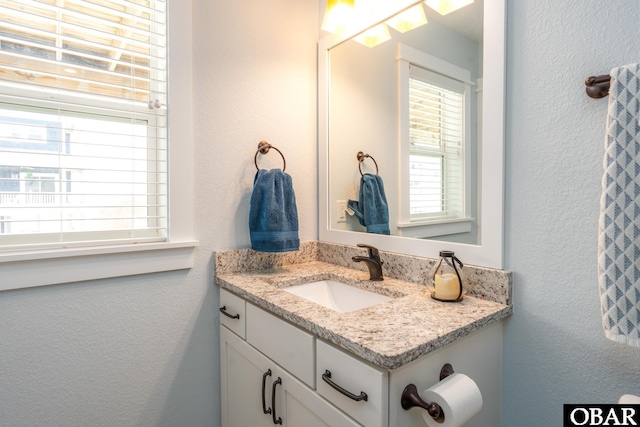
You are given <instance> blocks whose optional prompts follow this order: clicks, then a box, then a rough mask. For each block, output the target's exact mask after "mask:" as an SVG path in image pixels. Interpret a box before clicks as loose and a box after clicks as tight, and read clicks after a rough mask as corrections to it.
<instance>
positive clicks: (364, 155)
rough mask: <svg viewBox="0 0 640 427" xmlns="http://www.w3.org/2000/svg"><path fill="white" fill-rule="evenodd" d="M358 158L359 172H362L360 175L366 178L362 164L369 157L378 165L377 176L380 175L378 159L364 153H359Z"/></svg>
mask: <svg viewBox="0 0 640 427" xmlns="http://www.w3.org/2000/svg"><path fill="white" fill-rule="evenodd" d="M356 157H357V158H358V170H360V175H362V176H364V174H363V173H362V162H364V159H366V158H367V157H368V158H370V159H371V160H373V163H374V164H375V165H376V175H378V162H376V159H374V158H373V157H372V156H370V155H369V154H365V153H363V152H362V151H358V154H357V156H356Z"/></svg>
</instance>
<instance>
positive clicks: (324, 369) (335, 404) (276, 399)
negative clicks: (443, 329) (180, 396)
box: [220, 289, 502, 427]
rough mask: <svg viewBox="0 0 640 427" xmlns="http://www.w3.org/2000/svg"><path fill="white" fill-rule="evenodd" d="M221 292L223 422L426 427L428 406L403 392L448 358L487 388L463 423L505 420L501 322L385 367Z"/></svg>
mask: <svg viewBox="0 0 640 427" xmlns="http://www.w3.org/2000/svg"><path fill="white" fill-rule="evenodd" d="M220 299H221V308H222V307H223V306H224V307H226V308H225V310H224V311H226V314H227V316H225V315H222V314H221V316H220V319H221V324H222V326H221V328H220V329H221V330H220V351H221V387H222V390H221V393H222V426H223V427H249V426H250V427H260V426H272V425H274V424H275V425H277V424H282V425H283V426H289V427H298V426H299V427H315V426H331V427H341V426H366V427H388V426H394V427H396V426H397V427H400V426H401V427H418V426H420V427H424V426H425V425H426V424H425V422H424V420H423V419H422V412H423V410H422V409H420V408H412V409H410V410H404V409H402V408H401V405H400V397H401V395H402V391H403V390H404V388H405V387H406V386H407V385H408V384H415V385H416V387H417V389H418V391H420V392H421V391H423V390H425V389H427V388H429V387H431V386H432V385H434V384H436V383H437V382H438V377H439V374H440V370H441V368H442V366H443V365H444V364H445V363H450V364H451V365H453V368H454V371H456V372H461V373H465V374H467V375H468V376H469V377H471V378H472V379H473V380H474V381H475V382H476V383H477V384H478V387H479V388H480V390H481V393H482V395H483V401H484V403H483V409H482V411H481V412H480V413H479V414H478V415H477V416H476V417H474V418H473V419H472V420H471V421H469V422H468V423H467V424H466V425H465V427H487V426H499V425H501V407H500V405H501V403H500V402H501V383H502V378H501V366H502V362H501V356H502V322H497V323H495V324H493V325H491V326H486V327H484V328H482V329H481V330H479V331H476V332H475V333H472V334H470V335H467V336H465V337H463V338H459V339H457V340H456V341H454V342H453V343H452V344H449V345H447V346H445V347H443V348H441V349H439V350H436V351H434V352H432V353H430V354H428V355H426V356H424V357H421V358H419V359H417V360H414V361H412V362H410V363H408V364H406V365H404V366H402V367H400V368H398V369H395V370H386V369H383V368H380V367H378V366H374V365H372V364H371V363H369V362H366V361H364V360H362V359H360V358H358V357H355V356H353V355H351V354H349V353H348V352H345V351H343V350H341V349H338V348H337V347H335V346H333V345H331V344H328V343H326V342H324V341H322V340H320V339H318V338H317V337H315V336H313V335H311V334H309V333H308V332H306V331H304V330H302V329H301V328H298V327H297V326H294V325H292V324H290V323H288V322H286V321H284V320H282V319H281V318H279V317H276V316H274V315H272V314H270V313H268V312H267V311H265V310H263V309H261V308H258V307H256V306H254V305H253V304H251V303H248V302H245V301H244V300H243V299H241V298H238V297H237V296H235V295H233V294H230V293H229V292H228V291H226V290H224V289H221V290H220ZM222 311H223V310H221V312H222ZM323 376H324V377H325V378H323ZM331 383H333V384H331ZM364 395H366V398H364V397H363V396H364ZM274 411H275V412H274ZM265 412H266V413H265Z"/></svg>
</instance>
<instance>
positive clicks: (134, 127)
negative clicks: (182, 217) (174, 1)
mask: <svg viewBox="0 0 640 427" xmlns="http://www.w3.org/2000/svg"><path fill="white" fill-rule="evenodd" d="M0 26H1V28H0V93H1V95H0V250H2V249H5V250H6V249H15V248H16V247H17V248H22V247H25V245H27V246H29V247H31V246H32V245H34V246H36V247H39V246H44V247H48V246H54V247H55V246H60V245H65V246H69V245H74V244H88V243H89V244H107V243H116V242H131V241H160V240H165V239H166V236H167V131H166V110H165V108H164V102H166V99H167V98H166V91H167V84H166V66H167V64H166V2H165V1H164V0H85V1H81V0H39V1H35V0H2V1H1V2H0Z"/></svg>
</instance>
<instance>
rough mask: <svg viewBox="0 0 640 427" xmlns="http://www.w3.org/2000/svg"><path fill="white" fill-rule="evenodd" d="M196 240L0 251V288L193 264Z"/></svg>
mask: <svg viewBox="0 0 640 427" xmlns="http://www.w3.org/2000/svg"><path fill="white" fill-rule="evenodd" d="M196 246H198V242H197V241H193V240H189V241H182V242H161V243H139V244H130V245H117V246H100V247H83V248H72V249H58V250H42V251H32V252H13V253H6V254H0V270H1V271H2V281H0V291H6V290H9V289H21V288H30V287H34V286H46V285H55V284H59V283H71V282H80V281H85V280H96V279H106V278H111V277H122V276H132V275H135V274H145V273H155V272H161V271H171V270H181V269H186V268H191V267H193V252H194V249H195V247H196Z"/></svg>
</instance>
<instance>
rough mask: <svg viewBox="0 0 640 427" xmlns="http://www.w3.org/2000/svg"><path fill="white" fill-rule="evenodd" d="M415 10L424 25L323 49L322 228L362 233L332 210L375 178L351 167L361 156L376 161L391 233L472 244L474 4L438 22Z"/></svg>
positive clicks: (478, 71)
mask: <svg viewBox="0 0 640 427" xmlns="http://www.w3.org/2000/svg"><path fill="white" fill-rule="evenodd" d="M416 7H418V8H419V10H420V11H425V10H426V17H427V21H428V24H426V25H422V26H420V27H418V28H415V29H413V30H411V31H407V32H404V33H401V32H398V31H396V30H395V29H390V30H388V34H390V35H391V36H392V37H391V38H390V39H389V40H387V41H384V42H383V43H380V44H378V45H376V46H375V47H372V48H370V47H367V45H365V43H364V42H363V41H364V40H367V39H364V40H363V38H362V37H356V38H354V39H351V40H347V41H345V42H344V43H342V44H339V45H338V46H335V47H334V48H332V49H331V50H330V51H329V64H330V66H329V72H330V83H329V123H330V126H329V174H330V177H329V178H330V183H331V185H330V196H329V204H330V209H329V212H330V227H331V228H332V229H334V230H349V231H358V232H365V231H366V230H367V229H370V228H368V227H366V225H363V224H361V222H362V221H359V220H358V218H357V217H356V216H355V215H351V212H349V213H348V214H347V215H344V214H343V212H341V209H340V208H339V206H343V205H344V201H345V200H347V201H348V200H357V199H358V195H359V188H360V187H361V183H360V180H361V176H360V170H363V171H364V172H365V173H371V174H375V173H376V169H375V168H374V164H373V162H370V161H364V162H363V163H362V164H360V165H359V164H358V160H357V159H356V153H358V152H359V151H364V152H366V153H368V154H369V155H370V156H372V158H374V159H376V160H377V162H378V169H379V175H380V177H381V178H382V181H383V182H384V186H385V189H386V200H387V205H388V210H389V228H390V230H391V234H393V235H396V236H406V237H416V238H436V239H439V240H447V241H452V242H462V243H471V244H477V243H478V226H477V218H478V209H477V200H478V188H477V182H478V177H477V173H478V167H477V160H478V156H477V153H478V147H479V138H478V131H477V126H478V123H479V121H478V119H477V117H478V115H479V112H480V110H479V108H478V106H477V104H478V95H477V93H478V90H479V87H480V85H479V84H478V82H479V81H481V78H482V15H483V2H482V0H476V1H475V2H474V3H472V4H471V5H469V6H466V7H464V8H461V9H458V10H456V11H454V12H452V13H450V14H447V15H446V16H442V15H440V14H439V13H438V12H436V11H435V10H433V9H431V8H429V7H426V6H423V5H422V4H418V5H417V6H416ZM412 9H413V10H415V7H414V8H412ZM376 27H379V26H376ZM369 32H370V31H367V32H365V34H366V33H369ZM368 40H371V38H370V39H368ZM370 44H373V43H370ZM480 108H481V105H480Z"/></svg>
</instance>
